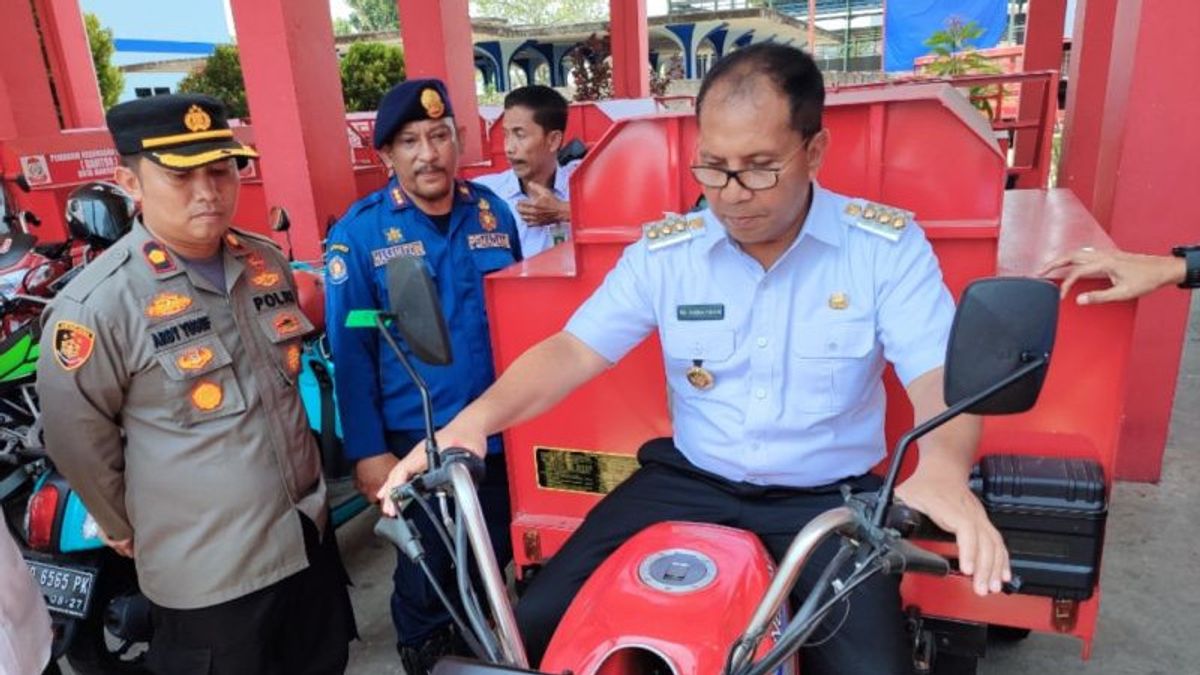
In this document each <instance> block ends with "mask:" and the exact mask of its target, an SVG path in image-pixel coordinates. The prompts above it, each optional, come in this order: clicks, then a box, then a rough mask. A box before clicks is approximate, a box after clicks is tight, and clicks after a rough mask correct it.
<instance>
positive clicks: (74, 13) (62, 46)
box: [35, 0, 104, 129]
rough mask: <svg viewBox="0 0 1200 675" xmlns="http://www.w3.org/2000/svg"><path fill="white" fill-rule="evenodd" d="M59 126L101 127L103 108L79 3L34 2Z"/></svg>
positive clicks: (67, 0)
mask: <svg viewBox="0 0 1200 675" xmlns="http://www.w3.org/2000/svg"><path fill="white" fill-rule="evenodd" d="M35 6H36V8H37V13H38V19H39V20H40V22H41V27H42V39H43V44H44V46H45V47H46V58H47V59H48V60H49V61H50V73H51V74H52V75H53V76H54V86H55V91H56V93H57V94H58V105H59V109H60V111H61V112H62V118H63V127H64V128H67V129H76V128H80V127H103V126H104V106H103V104H102V103H101V101H100V85H99V84H98V83H97V82H96V67H95V65H94V64H93V63H92V50H91V49H90V48H89V47H88V38H87V30H86V29H85V28H84V25H83V13H82V12H81V11H80V9H79V0H35Z"/></svg>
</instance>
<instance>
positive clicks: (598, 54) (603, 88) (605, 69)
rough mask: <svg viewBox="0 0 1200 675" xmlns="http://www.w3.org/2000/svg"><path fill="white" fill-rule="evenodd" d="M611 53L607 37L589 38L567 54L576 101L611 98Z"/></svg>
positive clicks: (593, 35)
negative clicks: (569, 60)
mask: <svg viewBox="0 0 1200 675" xmlns="http://www.w3.org/2000/svg"><path fill="white" fill-rule="evenodd" d="M611 53H612V47H611V43H610V41H609V37H608V36H607V35H605V36H604V37H599V36H597V35H596V34H595V33H592V35H591V37H589V38H588V39H587V40H584V41H583V42H580V43H579V44H577V45H575V48H574V49H572V50H571V51H570V52H568V55H569V56H570V58H571V79H572V80H573V81H574V82H575V100H576V101H599V100H601V99H606V98H612V95H613V81H612V64H611V63H610V62H609V55H610V54H611Z"/></svg>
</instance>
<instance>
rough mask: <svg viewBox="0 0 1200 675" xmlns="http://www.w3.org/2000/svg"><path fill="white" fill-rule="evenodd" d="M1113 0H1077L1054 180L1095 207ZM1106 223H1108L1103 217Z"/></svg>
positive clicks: (1113, 9) (1110, 49)
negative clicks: (1065, 107)
mask: <svg viewBox="0 0 1200 675" xmlns="http://www.w3.org/2000/svg"><path fill="white" fill-rule="evenodd" d="M1116 14H1117V0H1079V2H1078V5H1076V7H1075V31H1074V33H1073V37H1072V39H1071V66H1070V71H1069V73H1068V82H1069V85H1068V87H1067V110H1066V121H1065V123H1064V124H1063V146H1062V147H1063V150H1062V160H1061V162H1060V163H1059V168H1058V184H1059V186H1061V187H1066V188H1070V189H1071V190H1073V191H1074V192H1075V194H1076V196H1078V197H1079V201H1081V202H1083V205H1084V206H1086V207H1087V208H1088V209H1089V210H1091V211H1093V213H1094V212H1095V208H1094V207H1095V198H1096V194H1095V190H1096V170H1097V163H1098V162H1099V160H1100V127H1101V123H1102V122H1103V120H1104V102H1105V97H1106V94H1107V93H1108V79H1109V65H1110V62H1111V59H1112V41H1113V19H1114V17H1115V16H1116ZM1100 224H1101V225H1103V226H1104V227H1105V228H1107V227H1108V222H1107V221H1104V220H1101V221H1100Z"/></svg>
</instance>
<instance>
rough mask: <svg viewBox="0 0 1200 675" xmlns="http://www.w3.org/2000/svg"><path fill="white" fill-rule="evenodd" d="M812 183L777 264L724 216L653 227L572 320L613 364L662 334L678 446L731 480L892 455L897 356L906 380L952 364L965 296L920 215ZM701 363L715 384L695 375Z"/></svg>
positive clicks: (813, 475)
mask: <svg viewBox="0 0 1200 675" xmlns="http://www.w3.org/2000/svg"><path fill="white" fill-rule="evenodd" d="M813 190H814V194H813V200H812V206H811V208H810V210H809V213H808V217H807V219H806V220H805V222H804V226H803V228H802V230H801V232H800V235H799V236H798V237H797V238H796V241H795V242H793V244H792V246H791V247H790V248H789V249H788V250H787V251H786V252H785V253H784V254H783V256H781V257H780V258H779V260H778V261H776V262H775V264H774V265H773V266H772V267H771V269H769V270H765V271H764V270H763V268H762V266H761V265H760V264H759V263H758V262H757V261H755V260H754V259H753V258H751V257H750V256H749V255H747V254H746V253H744V252H743V251H742V250H741V249H740V248H739V247H738V246H737V244H735V243H734V242H733V241H732V240H730V239H729V238H728V237H727V236H726V233H725V230H724V228H723V227H722V226H721V224H720V222H719V221H718V220H717V219H716V217H715V216H713V215H712V213H711V212H710V211H705V212H703V213H701V214H696V215H695V216H693V218H694V220H693V221H691V222H689V223H688V224H686V225H683V224H678V225H676V226H674V228H673V232H675V233H673V234H668V235H664V234H663V232H662V229H661V227H659V228H657V229H656V228H653V227H651V226H648V228H650V229H654V230H655V231H654V232H653V233H652V234H653V235H654V237H653V238H650V234H651V233H650V232H649V230H648V231H647V232H648V233H647V236H644V237H643V238H642V239H641V240H640V241H638V242H637V243H635V244H633V245H631V246H629V247H628V248H627V249H626V250H625V253H624V255H623V256H622V257H621V259H620V261H619V262H618V263H617V266H616V267H615V268H614V269H613V270H612V271H611V272H610V273H609V275H608V277H607V278H606V279H605V280H604V283H603V284H602V285H601V286H600V288H599V289H597V291H596V293H595V294H593V295H592V297H591V298H589V299H588V301H587V302H585V303H584V304H583V305H582V306H581V307H580V308H579V310H578V311H577V312H576V313H575V315H574V316H573V317H572V318H571V320H570V322H569V323H568V324H567V328H566V330H567V331H568V332H570V333H571V334H573V335H574V336H576V337H578V338H579V339H580V340H582V341H583V342H584V343H586V344H587V345H588V346H590V347H591V348H592V349H595V350H596V351H597V352H598V353H600V354H601V355H603V356H604V357H605V358H606V359H608V360H609V361H612V362H616V361H618V360H619V359H620V358H621V357H623V356H624V355H625V354H626V353H627V352H628V351H629V350H630V349H632V348H633V347H634V346H636V345H637V344H638V343H639V342H641V341H642V339H643V338H644V337H645V336H646V335H647V334H649V333H650V331H652V330H655V329H657V330H658V334H659V338H660V339H661V341H662V346H663V360H664V362H665V366H666V373H667V388H668V391H669V394H670V405H671V413H672V420H673V425H674V432H675V444H676V446H677V447H678V448H679V450H680V452H682V453H683V455H684V456H685V457H687V458H688V460H689V461H691V462H692V463H693V464H695V465H696V466H698V467H700V468H702V469H706V470H708V471H711V472H714V473H717V474H720V475H722V476H724V477H726V478H728V479H730V480H734V481H746V482H750V483H756V484H763V485H784V486H794V487H811V486H815V485H823V484H826V483H831V482H834V481H837V480H839V479H842V478H846V477H849V476H854V475H858V474H862V473H865V472H867V471H868V470H870V468H871V467H872V466H873V465H874V464H876V463H877V462H878V461H879V460H880V459H882V458H883V456H884V454H885V443H884V433H883V422H884V410H885V407H886V401H885V398H884V389H883V383H882V379H881V375H882V374H883V370H884V365H885V359H886V360H887V361H890V362H891V363H892V364H894V365H895V367H896V372H897V373H898V374H899V376H900V379H901V381H902V382H903V383H904V384H905V385H906V386H907V385H908V384H909V383H911V382H912V381H913V380H914V379H916V378H917V377H919V376H920V375H923V374H924V373H927V372H929V371H931V370H933V369H935V368H938V367H940V366H941V365H942V363H943V361H944V359H945V353H946V343H947V341H948V339H949V333H950V325H951V322H952V320H953V315H954V304H953V300H952V299H951V297H950V293H949V292H948V291H947V289H946V286H945V284H944V283H943V282H942V275H941V271H940V270H939V268H938V264H937V260H936V259H935V258H934V255H933V250H932V248H931V247H930V245H929V242H928V241H927V240H926V239H925V236H924V233H923V232H922V231H921V229H920V228H919V227H917V226H916V225H915V224H913V223H912V222H911V214H902V216H901V217H902V218H903V219H902V220H900V221H894V220H892V218H891V217H890V215H889V217H888V218H887V221H888V222H889V223H892V222H895V223H896V224H897V225H902V227H894V226H892V225H890V224H888V225H884V224H880V223H879V222H878V221H877V220H874V217H875V216H876V213H877V211H878V212H879V213H880V215H879V216H878V217H879V218H883V215H882V214H883V213H885V212H886V213H888V214H892V213H896V212H895V211H893V210H891V209H886V207H885V208H882V209H881V208H880V207H878V206H877V205H872V204H870V203H867V202H863V201H861V200H851V199H849V198H847V197H843V196H840V195H837V194H834V193H832V192H829V191H828V190H824V189H821V188H820V187H819V186H817V185H816V184H815V183H814V184H813ZM864 211H866V214H865V217H864ZM867 218H871V220H868V219H867ZM675 230H677V232H676V231H675ZM694 366H698V367H699V368H702V369H704V370H705V371H706V372H707V374H708V375H711V377H712V383H711V387H709V388H707V389H702V388H700V387H697V386H696V385H695V384H693V382H692V381H689V378H688V371H689V369H692V368H693V367H694ZM693 374H694V375H695V374H696V373H693ZM694 379H696V380H697V381H698V382H699V383H700V384H702V385H703V384H705V382H704V380H705V377H704V376H703V375H701V376H700V377H697V378H694Z"/></svg>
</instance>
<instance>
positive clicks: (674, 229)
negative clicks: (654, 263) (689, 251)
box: [642, 213, 705, 251]
mask: <svg viewBox="0 0 1200 675" xmlns="http://www.w3.org/2000/svg"><path fill="white" fill-rule="evenodd" d="M704 230H705V225H704V217H703V216H701V215H699V214H690V215H686V216H681V215H679V214H678V213H668V214H666V216H665V217H664V218H663V219H662V220H655V221H653V222H650V223H646V224H645V225H642V238H643V239H645V240H646V248H647V249H649V250H651V251H657V250H659V249H662V248H667V247H669V246H674V245H675V244H682V243H683V242H685V241H691V240H692V239H695V238H697V237H699V236H701V235H703V234H704Z"/></svg>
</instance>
